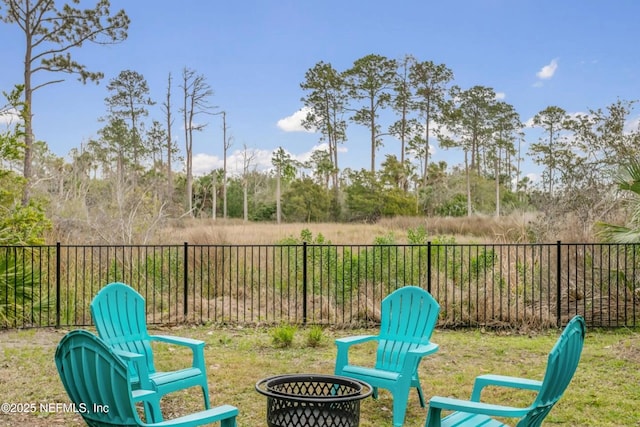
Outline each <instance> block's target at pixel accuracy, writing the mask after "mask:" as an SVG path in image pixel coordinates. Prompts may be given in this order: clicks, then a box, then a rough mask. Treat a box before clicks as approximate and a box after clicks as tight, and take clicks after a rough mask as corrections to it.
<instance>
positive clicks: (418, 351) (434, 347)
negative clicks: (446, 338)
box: [407, 342, 440, 357]
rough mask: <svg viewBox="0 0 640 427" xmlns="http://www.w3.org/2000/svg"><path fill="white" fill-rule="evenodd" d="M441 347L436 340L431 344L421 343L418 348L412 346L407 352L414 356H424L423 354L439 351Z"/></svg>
mask: <svg viewBox="0 0 640 427" xmlns="http://www.w3.org/2000/svg"><path fill="white" fill-rule="evenodd" d="M439 348H440V346H439V345H438V344H436V343H434V342H430V343H429V344H426V345H420V346H418V347H416V348H412V349H411V350H409V351H408V352H407V353H408V354H410V355H412V356H417V357H423V356H428V355H430V354H433V353H435V352H436V351H438V349H439Z"/></svg>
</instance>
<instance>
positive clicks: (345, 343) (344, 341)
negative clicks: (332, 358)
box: [335, 335, 378, 375]
mask: <svg viewBox="0 0 640 427" xmlns="http://www.w3.org/2000/svg"><path fill="white" fill-rule="evenodd" d="M377 340H378V336H377V335H355V336H351V337H345V338H337V339H336V340H335V343H336V347H337V348H338V354H337V355H336V367H335V373H336V375H340V374H341V373H342V369H343V368H344V367H345V366H347V365H348V364H349V348H350V347H351V346H352V345H356V344H362V343H365V342H369V341H377Z"/></svg>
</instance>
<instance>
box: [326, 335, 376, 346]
mask: <svg viewBox="0 0 640 427" xmlns="http://www.w3.org/2000/svg"><path fill="white" fill-rule="evenodd" d="M377 339H378V336H377V335H355V336H352V337H344V338H336V345H337V346H338V347H340V346H347V347H349V346H352V345H355V344H361V343H363V342H367V341H374V340H377Z"/></svg>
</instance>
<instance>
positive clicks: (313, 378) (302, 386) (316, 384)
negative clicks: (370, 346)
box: [256, 374, 373, 427]
mask: <svg viewBox="0 0 640 427" xmlns="http://www.w3.org/2000/svg"><path fill="white" fill-rule="evenodd" d="M256 390H257V391H258V392H259V393H261V394H263V395H265V396H267V425H268V426H269V427H325V426H326V427H329V426H331V427H357V426H358V425H359V424H360V400H362V399H364V398H366V397H368V396H370V395H371V393H372V392H373V389H372V387H371V386H370V385H369V384H367V383H365V382H363V381H358V380H355V379H352V378H346V377H340V376H335V375H316V374H290V375H276V376H273V377H269V378H264V379H262V380H260V381H258V382H257V383H256Z"/></svg>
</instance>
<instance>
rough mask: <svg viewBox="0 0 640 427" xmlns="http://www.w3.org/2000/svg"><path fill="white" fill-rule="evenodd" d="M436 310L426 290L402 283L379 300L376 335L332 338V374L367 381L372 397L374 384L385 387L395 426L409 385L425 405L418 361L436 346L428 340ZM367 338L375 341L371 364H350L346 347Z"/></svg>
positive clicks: (400, 421)
mask: <svg viewBox="0 0 640 427" xmlns="http://www.w3.org/2000/svg"><path fill="white" fill-rule="evenodd" d="M439 313H440V305H439V304H438V303H437V301H436V300H435V299H434V298H433V297H432V296H431V294H429V292H427V291H425V290H424V289H422V288H419V287H417V286H405V287H403V288H399V289H397V290H396V291H394V292H392V293H391V294H390V295H388V296H387V297H386V298H385V299H383V300H382V305H381V324H380V331H379V334H378V335H360V336H353V337H347V338H339V339H337V340H336V346H337V347H338V348H337V350H338V353H337V357H336V367H335V373H336V375H342V376H346V377H350V378H355V379H358V380H362V381H364V382H366V383H368V384H370V385H371V386H372V387H373V397H374V398H377V397H378V388H383V389H387V390H389V391H390V392H391V394H392V395H393V425H394V426H396V427H399V426H401V425H402V424H403V423H404V417H405V413H406V410H407V401H408V399H409V390H410V389H411V388H412V387H415V388H416V389H417V391H418V397H419V399H420V405H422V407H424V406H425V400H424V394H423V392H422V387H421V386H420V378H419V377H418V365H419V364H420V360H421V359H422V357H424V356H427V355H429V354H432V353H435V352H436V351H437V350H438V345H437V344H435V343H432V342H431V341H430V340H431V334H432V333H433V330H434V328H435V326H436V323H437V321H438V314H439ZM368 341H377V346H378V347H377V352H376V361H375V367H373V368H372V367H365V366H356V365H350V364H349V348H350V347H351V346H353V345H355V344H361V343H364V342H368Z"/></svg>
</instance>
